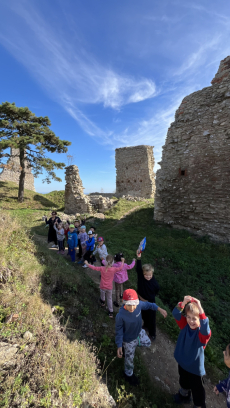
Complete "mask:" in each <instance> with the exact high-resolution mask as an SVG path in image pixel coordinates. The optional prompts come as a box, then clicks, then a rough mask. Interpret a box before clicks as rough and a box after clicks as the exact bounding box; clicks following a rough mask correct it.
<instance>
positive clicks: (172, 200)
mask: <svg viewBox="0 0 230 408" xmlns="http://www.w3.org/2000/svg"><path fill="white" fill-rule="evenodd" d="M211 83H212V86H209V87H207V88H204V89H202V90H201V91H198V92H194V93H192V94H191V95H189V96H187V97H185V98H184V99H183V101H182V103H181V105H180V107H179V109H178V110H177V111H176V114H175V121H174V122H173V123H172V124H171V126H170V128H169V129H168V133H167V138H166V142H165V145H164V147H163V153H162V161H161V162H160V163H159V164H160V165H161V169H160V170H158V171H157V173H156V195H155V212H154V218H155V220H157V221H162V222H165V223H169V224H172V226H174V227H177V228H185V229H187V230H189V231H192V232H195V233H198V234H199V235H209V236H210V237H211V238H212V239H215V240H219V241H223V242H230V205H229V204H230V159H229V158H230V56H228V57H227V58H225V59H224V60H223V61H221V63H220V67H219V70H218V72H217V74H216V76H215V78H214V79H213V80H212V82H211Z"/></svg>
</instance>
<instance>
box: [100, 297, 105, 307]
mask: <svg viewBox="0 0 230 408" xmlns="http://www.w3.org/2000/svg"><path fill="white" fill-rule="evenodd" d="M100 304H101V306H102V307H104V306H105V301H104V300H101V298H100Z"/></svg>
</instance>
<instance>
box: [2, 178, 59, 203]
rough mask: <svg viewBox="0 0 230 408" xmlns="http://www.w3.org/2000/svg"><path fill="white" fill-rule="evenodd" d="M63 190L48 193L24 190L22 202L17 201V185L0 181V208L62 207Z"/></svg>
mask: <svg viewBox="0 0 230 408" xmlns="http://www.w3.org/2000/svg"><path fill="white" fill-rule="evenodd" d="M64 195H65V192H64V190H63V191H52V192H51V193H48V194H40V193H36V192H34V191H32V190H25V195H24V202H23V203H18V185H17V184H16V183H12V182H8V181H0V208H2V209H5V210H15V209H22V208H31V209H37V210H39V209H63V208H64Z"/></svg>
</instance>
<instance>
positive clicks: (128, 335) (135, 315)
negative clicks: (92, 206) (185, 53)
mask: <svg viewBox="0 0 230 408" xmlns="http://www.w3.org/2000/svg"><path fill="white" fill-rule="evenodd" d="M56 228H57V234H60V235H61V234H62V232H61V231H60V229H62V228H60V227H59V224H58V222H57V227H56ZM76 229H77V231H76ZM81 234H82V235H81ZM67 236H68V251H69V254H70V256H71V259H72V261H75V253H76V249H77V246H79V245H80V246H79V252H80V247H81V250H82V253H81V252H80V255H79V257H80V260H79V262H78V263H82V262H83V260H84V265H83V267H89V268H91V269H93V270H97V271H99V272H100V273H101V282H100V304H101V306H102V307H105V299H106V300H107V307H108V314H109V317H110V318H113V305H114V306H116V307H120V301H121V299H122V300H123V302H122V303H123V304H122V306H121V307H120V309H119V312H118V314H117V315H116V323H115V326H116V338H115V342H116V344H117V357H118V358H122V357H123V356H124V359H125V362H124V376H125V379H126V380H127V381H128V382H129V383H130V384H132V385H137V384H138V382H139V381H138V378H137V377H136V376H135V374H134V373H133V369H134V355H135V349H136V347H137V346H138V345H139V346H146V347H149V346H150V345H151V342H153V341H154V340H155V338H156V311H159V312H160V313H161V314H162V315H163V317H164V318H166V317H167V312H166V310H164V309H162V308H160V307H159V306H158V305H157V304H156V303H155V296H156V294H157V293H158V291H159V285H158V282H157V281H156V279H155V277H154V275H153V273H154V268H153V267H152V265H150V264H144V265H143V266H142V263H141V252H140V251H139V250H138V251H137V262H136V260H135V259H133V261H132V263H131V264H130V265H128V264H126V263H125V259H124V256H123V253H117V254H116V255H115V256H112V255H108V252H107V248H106V245H105V243H104V239H103V238H102V237H99V238H98V239H97V244H98V245H97V247H96V248H95V238H96V237H95V228H93V227H91V228H90V231H89V232H88V235H87V234H86V229H85V226H84V225H83V226H80V223H79V221H76V222H75V223H74V225H73V224H70V225H69V231H68V233H67ZM57 240H58V244H59V235H57ZM59 251H61V250H60V246H59ZM96 254H98V255H99V258H100V262H101V266H94V265H93V263H94V262H95V260H96V258H95V255H96ZM82 257H83V259H82ZM135 263H136V272H137V292H136V291H135V290H133V289H126V290H125V291H124V292H123V283H124V282H126V281H127V280H128V273H127V270H130V269H132V268H133V267H134V266H135ZM113 282H114V283H115V293H116V300H115V301H114V302H113V301H112V290H113ZM172 314H173V316H174V318H175V321H176V323H177V325H178V326H179V328H180V334H179V336H178V340H177V344H176V348H175V352H174V357H175V359H176V361H177V363H178V372H179V383H180V389H179V391H178V393H177V394H175V395H174V401H175V402H176V403H177V404H186V403H190V401H191V396H192V397H193V403H194V408H198V407H201V408H205V407H206V403H205V389H204V385H203V376H204V375H205V368H204V349H205V347H206V345H207V343H208V341H209V339H210V337H211V330H210V327H209V319H208V317H207V316H206V315H205V312H204V310H203V308H202V306H201V303H200V301H199V300H198V299H196V298H194V297H192V296H184V299H183V301H182V302H179V303H178V304H177V305H176V307H175V308H174V309H173V312H172ZM142 321H144V325H143V326H142ZM146 331H147V332H148V335H147V333H146ZM224 362H225V364H226V365H227V367H228V368H230V344H229V345H228V346H227V348H226V350H225V351H224ZM214 392H215V393H216V394H217V395H218V394H219V393H220V392H225V393H226V395H227V407H228V408H230V375H229V377H228V378H227V379H226V380H224V381H222V382H220V383H219V384H218V385H216V386H215V387H214Z"/></svg>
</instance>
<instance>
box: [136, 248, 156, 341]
mask: <svg viewBox="0 0 230 408" xmlns="http://www.w3.org/2000/svg"><path fill="white" fill-rule="evenodd" d="M136 270H137V293H138V295H139V299H140V300H141V301H142V302H151V303H155V296H156V295H157V293H158V292H159V285H158V282H157V280H156V279H155V277H154V275H153V272H154V269H153V266H152V265H150V264H145V265H143V266H142V265H141V253H139V251H138V250H137V268H136ZM141 315H142V319H143V320H144V327H145V328H146V329H148V331H149V338H150V340H151V341H154V340H155V338H156V311H155V310H151V309H148V310H142V311H141Z"/></svg>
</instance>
